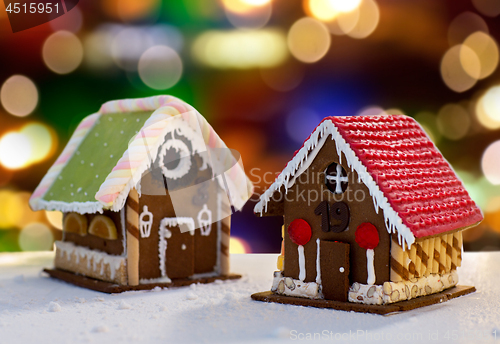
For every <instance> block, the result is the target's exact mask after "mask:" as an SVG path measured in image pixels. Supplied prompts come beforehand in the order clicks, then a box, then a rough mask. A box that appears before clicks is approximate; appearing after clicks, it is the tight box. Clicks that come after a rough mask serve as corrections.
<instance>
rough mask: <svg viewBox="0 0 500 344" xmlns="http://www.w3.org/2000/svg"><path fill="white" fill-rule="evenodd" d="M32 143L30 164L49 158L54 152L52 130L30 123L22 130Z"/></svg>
mask: <svg viewBox="0 0 500 344" xmlns="http://www.w3.org/2000/svg"><path fill="white" fill-rule="evenodd" d="M20 133H21V134H24V135H25V136H26V137H28V139H29V140H30V143H31V157H30V161H29V162H30V163H36V162H39V161H42V160H44V159H45V158H47V157H48V156H49V155H50V153H51V152H52V151H53V150H54V143H55V142H54V138H53V134H52V133H51V130H50V129H49V128H48V127H47V126H46V125H44V124H41V123H30V124H28V125H26V126H24V127H23V128H22V129H21V130H20Z"/></svg>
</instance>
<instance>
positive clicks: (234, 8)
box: [222, 0, 269, 14]
mask: <svg viewBox="0 0 500 344" xmlns="http://www.w3.org/2000/svg"><path fill="white" fill-rule="evenodd" d="M268 3H269V1H268V2H264V3H263V4H261V5H256V4H255V3H253V1H251V0H222V4H223V5H224V7H225V8H226V9H227V10H228V11H231V12H233V13H239V14H245V13H249V12H252V11H253V10H254V9H255V8H256V7H260V6H263V5H266V4H268Z"/></svg>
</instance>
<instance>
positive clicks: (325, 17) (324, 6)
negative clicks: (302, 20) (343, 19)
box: [304, 0, 339, 21]
mask: <svg viewBox="0 0 500 344" xmlns="http://www.w3.org/2000/svg"><path fill="white" fill-rule="evenodd" d="M304 10H305V11H306V13H307V14H308V15H310V16H313V17H315V18H316V19H319V20H322V21H331V20H333V19H335V18H336V17H337V16H338V14H339V11H338V10H337V9H336V8H334V6H333V3H332V1H330V0H304Z"/></svg>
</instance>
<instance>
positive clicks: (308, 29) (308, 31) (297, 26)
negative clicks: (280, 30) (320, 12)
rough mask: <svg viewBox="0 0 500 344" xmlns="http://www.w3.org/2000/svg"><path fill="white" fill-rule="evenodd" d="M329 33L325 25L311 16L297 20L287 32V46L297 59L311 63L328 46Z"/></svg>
mask: <svg viewBox="0 0 500 344" xmlns="http://www.w3.org/2000/svg"><path fill="white" fill-rule="evenodd" d="M330 41H331V39H330V33H329V32H328V29H327V28H326V26H325V25H324V24H323V23H321V22H320V21H318V20H316V19H313V18H301V19H299V20H297V21H296V22H295V23H294V24H293V25H292V27H291V28H290V31H289V32H288V48H289V49H290V52H291V53H292V55H293V56H294V57H295V58H296V59H297V60H299V61H302V62H306V63H313V62H316V61H318V60H320V59H321V58H322V57H323V56H325V54H326V53H327V51H328V49H329V48H330Z"/></svg>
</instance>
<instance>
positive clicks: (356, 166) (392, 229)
mask: <svg viewBox="0 0 500 344" xmlns="http://www.w3.org/2000/svg"><path fill="white" fill-rule="evenodd" d="M328 135H331V136H332V140H334V141H335V145H336V149H337V154H338V156H339V163H342V154H344V156H345V158H346V162H347V165H348V166H349V167H350V168H351V169H352V170H354V171H356V172H357V173H358V181H359V182H363V183H364V184H365V185H366V187H367V188H368V190H369V192H370V195H371V196H372V199H373V204H374V206H375V211H376V212H377V213H378V210H379V208H380V209H382V211H383V215H384V222H385V225H386V229H387V231H388V232H389V233H397V234H398V239H399V242H400V243H401V241H402V239H404V240H405V242H406V244H407V247H410V246H411V245H412V244H413V243H414V242H415V236H414V235H413V233H412V232H411V230H410V229H409V228H408V227H407V226H406V225H405V224H404V223H403V221H402V220H401V217H400V216H399V215H398V213H397V212H396V211H395V210H394V209H393V208H392V207H391V205H390V203H389V201H388V200H387V198H386V197H385V195H384V193H383V192H382V191H380V188H379V187H378V185H377V183H376V182H375V180H374V179H373V177H372V176H371V175H370V174H369V173H368V171H367V169H366V167H365V166H364V165H363V164H362V163H361V161H360V160H359V158H358V157H357V156H356V154H355V153H354V151H353V150H352V149H351V147H350V146H349V144H348V143H347V142H346V141H345V139H344V138H343V137H342V135H340V133H339V132H338V130H337V127H336V126H335V125H334V124H333V122H332V121H331V120H326V121H323V122H322V123H321V124H320V125H319V126H318V127H317V128H316V129H315V130H314V131H313V132H312V134H311V136H310V137H309V139H308V140H307V141H305V142H304V145H303V147H302V148H301V149H300V150H299V151H298V152H297V154H296V155H295V156H294V158H293V159H292V160H290V161H289V162H288V164H287V165H286V167H285V169H284V170H283V171H282V172H281V173H280V175H279V176H278V177H277V178H276V181H275V182H274V183H273V184H272V185H271V186H270V187H269V188H268V189H267V190H266V191H265V192H264V193H263V194H262V195H261V196H260V201H259V202H258V203H257V204H256V205H255V208H254V212H255V213H260V214H261V215H262V214H263V213H264V212H266V211H267V204H268V202H269V200H270V199H271V198H272V196H273V194H274V192H275V191H278V190H280V188H281V187H282V186H284V185H285V186H287V189H286V190H285V192H287V191H288V188H290V187H291V186H293V183H294V182H295V180H296V178H297V177H298V176H299V175H300V174H301V173H303V172H304V171H305V170H307V168H309V166H310V165H311V164H312V162H313V161H314V157H315V156H316V154H317V153H318V152H317V151H316V148H317V147H320V146H323V144H324V142H325V141H326V137H327V136H328ZM310 150H312V151H311V152H309V151H310ZM290 180H291V183H290Z"/></svg>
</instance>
